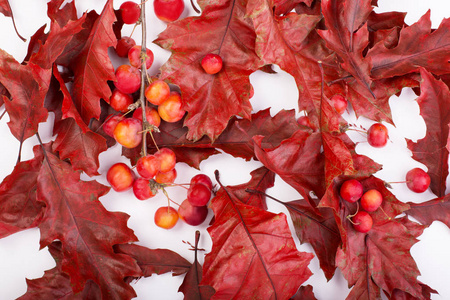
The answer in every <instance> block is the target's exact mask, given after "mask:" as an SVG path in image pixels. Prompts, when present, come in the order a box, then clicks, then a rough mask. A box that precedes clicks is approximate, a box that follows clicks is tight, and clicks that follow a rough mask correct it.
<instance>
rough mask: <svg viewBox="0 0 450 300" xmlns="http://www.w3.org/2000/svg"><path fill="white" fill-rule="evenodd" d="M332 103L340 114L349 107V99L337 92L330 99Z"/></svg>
mask: <svg viewBox="0 0 450 300" xmlns="http://www.w3.org/2000/svg"><path fill="white" fill-rule="evenodd" d="M330 101H331V104H332V105H333V107H334V109H335V110H336V111H337V112H338V114H340V115H342V114H343V113H344V112H345V110H346V109H347V105H348V103H347V99H345V98H344V96H342V95H339V94H335V95H333V96H332V97H331V99H330Z"/></svg>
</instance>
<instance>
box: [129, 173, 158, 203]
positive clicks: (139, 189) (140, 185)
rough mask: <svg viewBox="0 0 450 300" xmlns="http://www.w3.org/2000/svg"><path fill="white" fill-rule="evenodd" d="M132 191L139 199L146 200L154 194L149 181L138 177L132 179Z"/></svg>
mask: <svg viewBox="0 0 450 300" xmlns="http://www.w3.org/2000/svg"><path fill="white" fill-rule="evenodd" d="M133 193H134V195H135V196H136V198H138V199H139V200H146V199H149V198H151V197H153V196H155V194H153V191H152V189H151V187H150V181H149V180H148V179H144V178H138V179H136V180H135V181H134V183H133Z"/></svg>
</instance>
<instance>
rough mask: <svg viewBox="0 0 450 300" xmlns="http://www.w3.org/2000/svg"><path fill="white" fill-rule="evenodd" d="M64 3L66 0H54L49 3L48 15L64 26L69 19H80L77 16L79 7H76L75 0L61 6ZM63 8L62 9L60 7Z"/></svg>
mask: <svg viewBox="0 0 450 300" xmlns="http://www.w3.org/2000/svg"><path fill="white" fill-rule="evenodd" d="M63 3H64V0H52V1H50V2H48V3H47V15H48V17H49V18H50V20H52V21H53V22H56V23H58V24H59V26H61V27H63V26H65V25H66V24H67V22H69V21H75V20H77V19H78V17H77V9H76V7H75V2H74V1H72V2H69V3H66V4H65V5H64V7H63V8H61V5H62V4H63ZM60 8H61V9H60Z"/></svg>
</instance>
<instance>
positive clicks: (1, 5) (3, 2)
mask: <svg viewBox="0 0 450 300" xmlns="http://www.w3.org/2000/svg"><path fill="white" fill-rule="evenodd" d="M0 13H2V14H4V15H5V16H6V17H11V19H12V22H13V26H14V30H15V31H16V34H17V36H18V37H19V38H20V39H21V40H22V41H24V42H26V41H27V39H25V38H24V37H23V36H21V35H20V34H19V31H18V30H17V27H16V22H15V21H14V16H13V12H12V10H11V6H10V5H9V1H8V0H0Z"/></svg>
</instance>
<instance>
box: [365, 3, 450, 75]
mask: <svg viewBox="0 0 450 300" xmlns="http://www.w3.org/2000/svg"><path fill="white" fill-rule="evenodd" d="M367 57H368V58H370V59H371V60H372V64H373V67H372V73H371V74H372V76H373V77H374V78H376V79H380V78H386V77H392V76H398V75H404V74H407V73H411V72H417V71H418V70H419V67H425V68H426V69H427V70H428V71H430V72H432V73H434V74H437V75H441V74H445V73H450V66H449V63H448V61H449V60H450V19H444V20H443V21H442V23H441V25H440V26H439V28H438V29H436V30H434V31H433V32H432V31H431V21H430V11H428V12H427V13H426V14H425V15H423V17H422V18H420V20H419V21H418V22H417V23H414V24H413V25H411V26H409V27H406V28H403V30H402V31H401V32H400V40H399V43H398V46H397V47H395V48H393V49H387V48H386V47H385V46H384V45H383V44H382V43H378V44H376V45H375V46H374V47H373V48H372V49H370V50H369V52H368V54H367Z"/></svg>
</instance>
